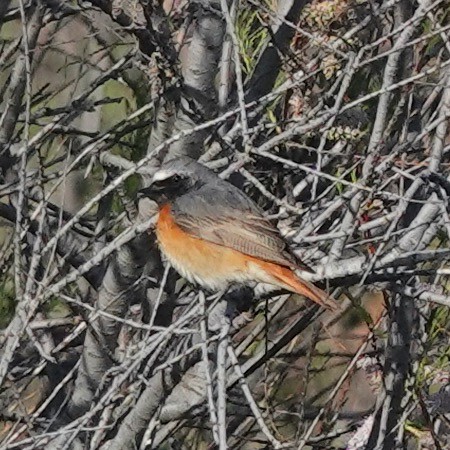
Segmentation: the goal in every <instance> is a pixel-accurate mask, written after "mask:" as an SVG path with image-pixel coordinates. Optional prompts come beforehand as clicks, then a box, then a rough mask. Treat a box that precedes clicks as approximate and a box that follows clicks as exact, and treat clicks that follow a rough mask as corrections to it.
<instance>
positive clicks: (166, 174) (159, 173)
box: [153, 170, 174, 181]
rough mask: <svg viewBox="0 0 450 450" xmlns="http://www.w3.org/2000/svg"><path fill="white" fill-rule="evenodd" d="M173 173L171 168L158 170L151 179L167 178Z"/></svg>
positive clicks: (160, 179) (161, 179)
mask: <svg viewBox="0 0 450 450" xmlns="http://www.w3.org/2000/svg"><path fill="white" fill-rule="evenodd" d="M173 175H174V172H172V171H171V170H158V171H157V172H156V173H155V174H154V175H153V181H163V180H167V179H168V178H170V177H171V176H173Z"/></svg>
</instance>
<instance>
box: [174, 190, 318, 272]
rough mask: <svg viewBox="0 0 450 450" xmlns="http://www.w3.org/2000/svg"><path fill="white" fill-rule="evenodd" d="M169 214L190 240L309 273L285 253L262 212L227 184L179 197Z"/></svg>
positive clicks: (285, 246)
mask: <svg viewBox="0 0 450 450" xmlns="http://www.w3.org/2000/svg"><path fill="white" fill-rule="evenodd" d="M218 198H220V202H217V199H218ZM172 212H173V215H174V220H175V222H176V223H177V225H178V226H179V227H180V228H182V229H183V230H184V231H186V232H187V233H190V234H192V235H193V236H196V237H198V238H201V239H204V240H207V241H209V242H213V243H215V244H219V245H224V246H228V247H231V248H233V249H234V250H237V251H239V252H242V253H244V254H246V255H249V256H253V257H256V258H260V259H262V260H264V261H268V262H273V263H277V264H280V265H283V266H287V267H296V268H300V269H302V270H310V269H309V268H308V267H307V266H306V265H304V264H303V263H301V262H300V261H298V260H297V259H296V258H295V257H294V256H293V255H292V254H291V253H290V252H289V250H288V248H287V245H286V242H285V241H284V240H283V239H282V238H281V236H280V235H279V232H278V229H277V228H276V227H275V226H274V225H273V224H272V223H271V222H270V221H269V220H267V219H266V218H265V217H264V216H263V212H262V210H260V208H259V207H258V206H257V205H255V204H254V203H253V202H252V201H251V200H250V199H249V198H248V197H247V196H246V195H245V194H243V193H242V192H241V191H240V190H239V189H237V188H236V187H234V186H233V185H230V184H229V183H225V182H222V183H218V185H217V187H216V186H210V185H209V184H206V185H204V186H202V187H201V188H200V189H199V190H198V191H197V192H196V194H194V193H192V192H191V193H189V194H188V195H184V196H181V197H179V198H178V199H177V200H176V201H175V202H174V204H173V206H172Z"/></svg>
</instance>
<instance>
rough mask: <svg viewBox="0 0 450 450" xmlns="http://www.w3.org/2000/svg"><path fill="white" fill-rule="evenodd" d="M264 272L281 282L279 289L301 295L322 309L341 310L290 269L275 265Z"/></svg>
mask: <svg viewBox="0 0 450 450" xmlns="http://www.w3.org/2000/svg"><path fill="white" fill-rule="evenodd" d="M266 270H267V271H268V272H269V273H270V274H271V275H272V276H274V277H275V278H276V279H277V280H278V281H280V282H281V283H280V287H283V288H285V289H288V290H289V291H291V292H295V293H296V294H300V295H303V296H305V297H307V298H309V299H310V300H312V301H313V302H316V303H318V304H319V305H321V306H323V307H324V308H327V309H331V310H333V311H336V310H339V309H341V307H340V305H339V303H337V302H336V300H334V299H333V298H332V297H330V296H329V295H328V294H327V293H326V292H324V291H322V289H319V288H318V287H316V286H314V284H312V283H310V282H309V281H306V280H302V279H301V278H299V277H298V276H297V275H296V274H295V273H294V272H293V271H292V270H291V269H289V268H287V267H283V266H279V265H277V264H270V268H269V267H267V268H266Z"/></svg>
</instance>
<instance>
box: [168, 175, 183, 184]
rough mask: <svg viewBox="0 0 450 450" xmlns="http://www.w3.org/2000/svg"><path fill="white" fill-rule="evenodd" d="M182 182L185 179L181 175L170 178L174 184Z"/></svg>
mask: <svg viewBox="0 0 450 450" xmlns="http://www.w3.org/2000/svg"><path fill="white" fill-rule="evenodd" d="M182 180H183V177H181V176H180V175H174V176H173V177H171V178H170V181H171V182H172V183H179V182H180V181H182Z"/></svg>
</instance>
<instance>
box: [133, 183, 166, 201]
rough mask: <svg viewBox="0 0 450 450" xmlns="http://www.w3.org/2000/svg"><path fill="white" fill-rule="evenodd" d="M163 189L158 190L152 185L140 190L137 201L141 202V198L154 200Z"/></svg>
mask: <svg viewBox="0 0 450 450" xmlns="http://www.w3.org/2000/svg"><path fill="white" fill-rule="evenodd" d="M161 190H162V189H160V188H158V187H157V186H155V185H150V186H148V187H146V188H143V189H140V190H139V191H137V194H136V200H137V201H139V200H140V199H141V198H149V199H151V200H154V197H155V196H157V195H158V194H159V193H160V192H161Z"/></svg>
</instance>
